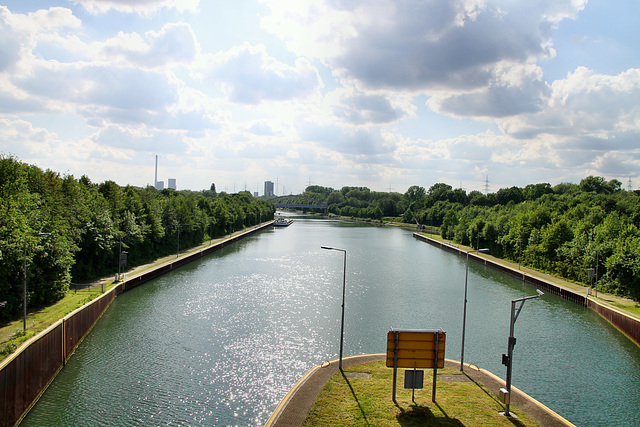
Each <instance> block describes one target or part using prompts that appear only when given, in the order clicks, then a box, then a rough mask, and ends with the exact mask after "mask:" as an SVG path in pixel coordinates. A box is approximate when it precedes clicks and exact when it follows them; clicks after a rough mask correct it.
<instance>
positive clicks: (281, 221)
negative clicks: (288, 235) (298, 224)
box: [273, 217, 293, 227]
mask: <svg viewBox="0 0 640 427" xmlns="http://www.w3.org/2000/svg"><path fill="white" fill-rule="evenodd" d="M292 222H293V220H292V219H288V218H282V217H279V218H276V220H275V221H274V222H273V226H274V227H288V226H289V225H291V223H292Z"/></svg>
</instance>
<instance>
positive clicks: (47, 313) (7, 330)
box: [0, 223, 264, 361]
mask: <svg viewBox="0 0 640 427" xmlns="http://www.w3.org/2000/svg"><path fill="white" fill-rule="evenodd" d="M263 224H264V223H263ZM259 226H262V224H260V225H258V226H253V227H249V228H246V229H244V230H241V231H237V232H235V233H233V234H230V235H228V236H225V237H222V238H218V239H214V240H211V241H207V242H205V243H203V244H202V245H200V246H197V247H194V248H190V249H185V250H184V251H183V252H182V253H180V256H181V257H182V256H185V255H188V254H191V253H193V252H196V251H199V250H201V249H203V248H206V247H207V246H210V245H212V244H216V243H219V242H222V241H224V240H228V239H231V238H233V237H235V236H237V235H238V234H242V233H244V232H246V231H248V230H251V229H253V228H256V227H259ZM175 259H176V255H169V256H166V257H163V258H159V259H157V260H155V261H154V262H152V263H149V264H144V265H140V266H137V267H135V268H133V269H130V270H128V271H127V272H126V276H127V277H130V276H131V275H134V274H139V273H143V272H145V271H147V270H149V269H152V268H154V267H157V266H159V265H162V264H164V263H166V262H169V261H173V260H175ZM113 284H114V280H113V278H105V279H101V280H98V281H96V282H94V283H91V284H87V285H85V286H81V289H79V290H77V291H75V290H70V291H67V292H66V294H65V296H64V298H62V299H61V300H60V301H58V302H57V303H55V304H52V305H50V306H47V307H41V308H38V309H33V310H29V307H27V308H28V312H27V323H26V326H27V328H26V329H27V330H26V333H23V318H22V317H20V318H17V319H14V320H13V321H11V322H7V323H4V324H2V325H0V361H2V360H4V359H5V358H6V357H7V356H9V355H10V354H11V353H13V352H14V351H15V350H16V349H17V348H18V347H19V346H20V345H21V344H22V343H23V342H25V341H27V340H28V339H30V338H31V337H33V336H35V335H37V334H38V333H39V332H41V331H43V330H45V329H47V328H48V327H49V326H50V325H52V324H53V323H55V322H57V321H58V320H60V319H62V318H63V317H64V316H66V315H67V314H69V313H71V312H73V311H74V310H76V309H77V308H80V307H82V306H83V305H84V304H86V303H88V302H90V301H92V300H93V299H95V298H97V297H99V296H100V295H102V293H103V291H107V290H108V289H110V288H111V287H112V286H113Z"/></svg>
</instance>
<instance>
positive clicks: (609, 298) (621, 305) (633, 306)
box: [420, 233, 640, 317]
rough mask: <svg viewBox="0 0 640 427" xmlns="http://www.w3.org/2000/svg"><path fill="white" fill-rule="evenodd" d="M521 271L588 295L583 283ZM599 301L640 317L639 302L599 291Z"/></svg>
mask: <svg viewBox="0 0 640 427" xmlns="http://www.w3.org/2000/svg"><path fill="white" fill-rule="evenodd" d="M420 234H423V235H424V236H425V237H429V238H431V239H433V240H437V241H440V242H446V241H447V240H446V239H443V238H442V237H440V236H438V235H432V234H426V233H420ZM456 247H457V248H458V249H460V250H465V251H467V250H471V249H472V248H470V247H468V246H464V245H456ZM476 255H478V256H480V257H483V258H491V260H492V261H493V262H496V263H499V264H502V265H506V266H509V267H513V268H518V264H517V263H514V262H511V261H505V260H503V259H501V258H495V257H492V256H491V255H487V254H482V253H480V254H476ZM519 269H520V271H522V272H524V273H527V274H529V275H531V276H537V277H542V278H544V279H546V280H549V281H551V282H553V283H557V284H559V285H562V286H564V287H565V288H568V289H573V290H574V291H577V292H581V293H586V286H585V285H583V284H582V283H575V282H571V281H569V280H565V279H561V278H559V277H556V276H553V275H551V274H549V273H545V272H541V271H538V270H534V269H532V268H529V267H525V266H520V267H519ZM591 298H595V295H594V294H593V293H592V294H591ZM597 300H598V301H600V302H604V303H606V304H609V305H611V306H613V307H615V308H618V309H620V310H622V311H626V312H627V313H629V314H630V315H632V316H635V317H640V303H639V302H637V301H634V300H632V299H629V298H623V297H619V296H616V295H612V294H609V293H605V292H601V291H598V298H597Z"/></svg>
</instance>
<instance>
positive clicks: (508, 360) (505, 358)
mask: <svg viewBox="0 0 640 427" xmlns="http://www.w3.org/2000/svg"><path fill="white" fill-rule="evenodd" d="M536 291H537V292H538V295H532V296H529V297H524V298H518V299H514V300H511V321H510V322H509V344H508V348H507V354H503V355H502V364H503V365H506V366H507V380H506V383H507V384H506V387H507V390H506V391H507V393H506V396H505V406H504V415H505V416H507V417H510V416H511V414H510V413H509V405H510V403H511V367H512V364H513V347H515V345H516V338H515V337H514V336H513V327H514V325H515V324H516V320H518V316H519V315H520V311H521V310H522V306H523V305H524V303H525V301H527V300H530V299H534V298H538V297H541V296H542V295H544V293H543V292H542V291H541V290H540V289H536ZM518 302H519V303H520V306H519V307H518V309H517V310H516V303H518Z"/></svg>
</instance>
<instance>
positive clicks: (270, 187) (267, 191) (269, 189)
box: [264, 181, 273, 197]
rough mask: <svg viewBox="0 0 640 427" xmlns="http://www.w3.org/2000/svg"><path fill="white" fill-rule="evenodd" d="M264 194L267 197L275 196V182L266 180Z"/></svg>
mask: <svg viewBox="0 0 640 427" xmlns="http://www.w3.org/2000/svg"><path fill="white" fill-rule="evenodd" d="M264 195H265V196H267V197H271V196H273V182H272V181H265V182H264Z"/></svg>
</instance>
